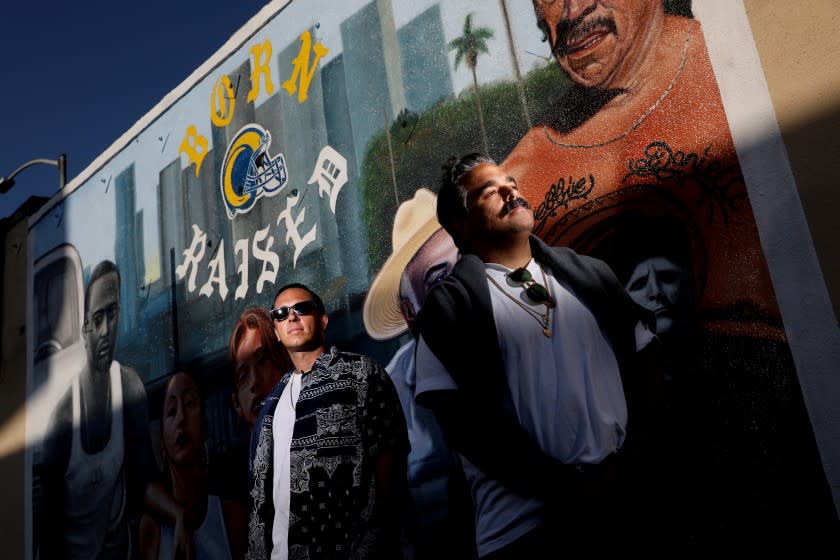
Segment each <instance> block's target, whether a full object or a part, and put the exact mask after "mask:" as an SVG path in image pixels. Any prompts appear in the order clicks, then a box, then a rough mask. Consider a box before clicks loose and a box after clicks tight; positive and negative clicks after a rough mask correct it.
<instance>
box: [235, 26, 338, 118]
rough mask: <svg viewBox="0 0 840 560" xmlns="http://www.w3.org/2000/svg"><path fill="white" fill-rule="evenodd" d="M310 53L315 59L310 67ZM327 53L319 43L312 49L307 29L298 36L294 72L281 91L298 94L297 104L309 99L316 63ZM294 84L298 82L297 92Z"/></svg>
mask: <svg viewBox="0 0 840 560" xmlns="http://www.w3.org/2000/svg"><path fill="white" fill-rule="evenodd" d="M310 51H314V53H315V59H314V60H312V64H311V65H310V63H309V59H310ZM328 52H330V51H329V49H328V48H327V47H325V46H324V45H322V44H321V42H320V41H319V42H317V43H315V46H314V47H313V46H312V35H311V34H310V33H309V30H308V29H307V30H306V31H304V32H303V33H301V34H300V51H298V55H297V56H296V57H295V58H294V60H292V64H293V65H294V71H293V72H292V76H291V78H289V79H288V80H286V81H285V82H283V89H285V90H286V91H287V92H288V93H289V95H294V94H295V92H296V91H297V92H298V103H303V102H304V101H306V100H307V98H308V97H309V84H310V82H312V76H313V74H314V73H315V67H316V66H318V61H320V60H321V57H322V56H325V55H326V54H327V53H328ZM296 82H300V90H298V84H297V83H296ZM249 100H250V98H249Z"/></svg>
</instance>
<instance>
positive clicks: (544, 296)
mask: <svg viewBox="0 0 840 560" xmlns="http://www.w3.org/2000/svg"><path fill="white" fill-rule="evenodd" d="M507 276H508V278H510V279H511V280H513V281H514V282H516V283H517V284H525V294H526V295H527V296H528V297H529V298H531V300H532V301H534V302H536V303H544V304H546V305H547V306H549V307H554V306H555V305H556V302H555V301H554V298H553V297H551V295H549V293H548V290H547V289H546V288H545V286H543V285H542V284H538V283H537V281H536V280H534V277H533V276H532V275H531V272H530V271H528V269H525V268H517V269H516V270H514V271H511V272H509V273H508V275H507Z"/></svg>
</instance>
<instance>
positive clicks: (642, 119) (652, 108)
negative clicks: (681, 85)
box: [543, 29, 693, 148]
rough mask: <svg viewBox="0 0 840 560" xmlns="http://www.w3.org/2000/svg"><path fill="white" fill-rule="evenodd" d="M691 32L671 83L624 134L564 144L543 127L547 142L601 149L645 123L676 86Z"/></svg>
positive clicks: (686, 56) (685, 57)
mask: <svg viewBox="0 0 840 560" xmlns="http://www.w3.org/2000/svg"><path fill="white" fill-rule="evenodd" d="M692 32H693V30H691V29H689V31H688V35H687V36H686V38H685V45H684V46H683V51H682V58H681V59H680V65H679V66H678V67H677V71H676V72H675V73H674V77H673V78H671V83H670V84H668V87H666V88H665V91H663V92H662V95H660V96H659V99H657V100H656V101H655V102H654V103H653V105H651V106H650V107H648V108H647V109H645V112H644V113H642V115H641V116H640V117H639V118H638V119H636V120H635V121H634V122H633V123H632V124H631V125H630V126H629V127H628V128H627V130H625V131H624V132H622V133H621V134H619V135H618V136H615V137H613V138H611V139H609V140H604V141H603V142H598V143H597V144H566V143H565V142H561V141H559V140H556V139H554V138H552V137H551V135H552V132H550V131H549V130H548V126H547V125H543V132H544V133H545V137H546V138H547V139H548V141H549V142H551V143H552V144H554V145H555V146H558V147H561V148H601V147H603V146H606V145H608V144H612V143H613V142H618V141H619V140H621V139H622V138H624V137H625V136H627V135H628V134H630V133H631V132H633V131H634V130H636V129H637V128H638V127H639V126H640V125H641V124H642V123H643V122H645V120H646V119H647V118H648V117H649V116H650V114H651V113H653V112H654V111H655V110H656V108H657V107H659V104H660V103H662V101H664V99H665V98H666V97H668V94H669V93H671V90H672V89H674V86H675V85H676V84H677V80H678V79H679V77H680V74H682V71H683V70H684V69H685V63H686V60H687V58H688V44H689V42H690V41H691V34H692ZM554 134H556V132H555V133H554Z"/></svg>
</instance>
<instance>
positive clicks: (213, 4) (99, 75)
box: [0, 0, 268, 218]
mask: <svg viewBox="0 0 840 560" xmlns="http://www.w3.org/2000/svg"><path fill="white" fill-rule="evenodd" d="M267 3H268V2H267V1H266V0H237V1H236V2H230V1H228V2H222V1H219V0H202V1H199V0H169V1H164V0H144V1H143V2H113V1H103V0H80V1H78V2H58V1H56V0H52V1H50V2H46V3H44V2H32V1H23V2H7V3H6V4H5V5H4V6H3V9H2V17H3V24H4V25H3V32H2V33H0V53H2V55H0V76H3V82H4V83H3V87H2V88H0V107H2V113H0V114H2V119H0V175H3V176H5V175H8V174H10V173H11V172H12V171H14V170H15V169H16V168H17V167H18V166H20V165H21V164H23V163H25V162H27V161H29V160H31V159H35V158H48V159H57V158H58V155H59V154H61V153H66V154H67V164H68V166H67V167H68V169H67V181H68V182H69V181H70V180H71V179H72V178H73V177H74V176H75V175H77V174H78V173H80V172H81V171H82V170H83V169H84V168H85V167H86V166H87V165H88V164H90V163H91V162H92V161H93V160H94V159H95V158H96V157H97V156H98V155H99V154H100V153H102V152H103V151H104V150H105V149H106V148H108V146H110V145H111V143H112V142H114V141H115V140H116V139H117V138H118V137H119V136H120V135H121V134H123V133H124V132H125V131H127V130H128V129H129V128H130V127H131V126H132V125H133V124H134V123H135V122H136V121H137V120H138V119H140V117H142V116H143V115H144V114H146V112H148V111H149V110H150V109H151V108H152V107H154V105H155V104H156V103H157V102H158V101H160V100H161V99H162V98H163V97H164V95H166V94H167V93H168V92H169V91H171V90H172V89H173V88H175V87H176V86H177V85H178V84H179V83H181V82H182V81H183V80H184V79H186V78H187V77H188V76H189V75H190V73H191V72H192V71H193V70H195V69H196V68H197V67H198V66H199V65H200V64H201V63H202V62H203V61H204V60H206V59H207V58H209V57H210V56H211V55H212V54H213V53H214V52H215V51H216V50H217V49H218V48H219V47H221V46H222V45H223V44H224V42H225V41H226V40H227V39H228V38H230V36H231V35H233V33H234V32H235V31H236V30H237V29H239V28H240V27H241V26H242V25H244V24H245V23H246V22H247V21H248V20H249V19H250V18H251V17H252V16H253V15H255V14H256V13H257V12H258V11H259V10H260V9H261V8H262V7H263V6H264V5H266V4H267ZM57 189H58V170H57V169H55V168H54V167H50V166H47V165H36V166H34V167H31V168H29V169H27V170H25V171H23V172H22V173H21V174H20V175H18V176H17V177H16V179H15V185H14V187H13V188H12V190H11V191H9V192H8V193H6V194H0V218H4V217H6V216H8V215H10V214H12V213H13V212H14V211H15V210H16V209H17V208H18V207H19V206H20V205H21V204H22V203H23V202H24V201H25V200H26V199H27V198H28V197H29V196H33V195H38V196H52V195H53V194H54V193H55V192H56V191H57Z"/></svg>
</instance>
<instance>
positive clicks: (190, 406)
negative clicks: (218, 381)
mask: <svg viewBox="0 0 840 560" xmlns="http://www.w3.org/2000/svg"><path fill="white" fill-rule="evenodd" d="M162 422H163V423H162V432H163V433H162V436H163V451H164V454H165V455H166V458H167V460H168V461H169V462H170V463H171V464H172V465H175V466H182V465H188V464H195V463H197V462H199V461H200V460H201V450H202V448H203V446H204V438H205V433H204V413H203V408H202V405H201V395H200V394H199V392H198V386H197V385H196V384H195V381H193V380H192V378H190V376H189V375H187V374H186V373H184V372H178V373H176V374H175V375H173V376H172V379H170V380H169V383H168V384H167V386H166V394H165V395H164V401H163V420H162Z"/></svg>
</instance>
